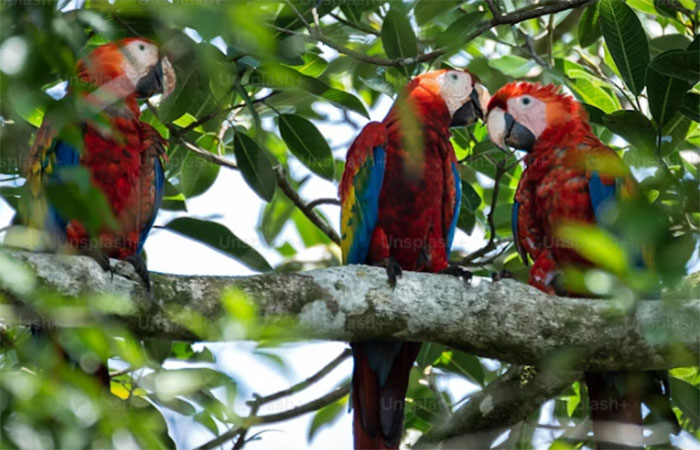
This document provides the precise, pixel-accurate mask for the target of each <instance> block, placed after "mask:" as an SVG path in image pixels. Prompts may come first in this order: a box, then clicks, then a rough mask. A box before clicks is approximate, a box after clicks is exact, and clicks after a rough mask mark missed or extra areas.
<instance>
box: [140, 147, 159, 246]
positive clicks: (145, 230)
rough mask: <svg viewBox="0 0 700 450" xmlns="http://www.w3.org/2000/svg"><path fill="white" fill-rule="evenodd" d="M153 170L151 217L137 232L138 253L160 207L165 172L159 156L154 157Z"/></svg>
mask: <svg viewBox="0 0 700 450" xmlns="http://www.w3.org/2000/svg"><path fill="white" fill-rule="evenodd" d="M154 165H155V167H154V169H153V170H154V171H155V180H154V183H155V188H156V192H155V196H156V198H155V202H154V204H153V211H152V212H151V217H150V218H149V220H148V223H147V224H146V226H145V227H143V228H142V229H141V233H139V245H138V248H137V249H136V253H137V254H139V253H141V251H142V250H143V245H144V244H145V243H146V238H147V237H148V232H149V231H151V228H153V224H154V223H155V221H156V216H157V215H158V210H159V209H160V205H161V204H162V203H163V191H164V186H165V173H164V171H163V164H162V163H161V161H160V158H155V163H154Z"/></svg>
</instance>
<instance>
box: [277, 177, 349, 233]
mask: <svg viewBox="0 0 700 450" xmlns="http://www.w3.org/2000/svg"><path fill="white" fill-rule="evenodd" d="M274 170H275V177H276V179H277V185H278V186H279V187H280V189H282V192H284V194H285V195H286V196H287V197H288V198H289V199H290V200H291V201H292V203H294V204H295V205H296V206H297V208H299V209H300V210H301V211H302V212H303V213H304V215H305V216H306V217H308V219H309V220H310V221H311V222H312V223H313V224H314V225H316V226H317V227H318V228H319V229H320V230H321V231H323V232H324V233H325V234H326V236H328V237H329V238H330V240H331V241H333V242H335V243H336V244H338V245H340V236H338V233H336V231H335V230H334V229H333V228H332V227H331V226H330V225H328V224H327V223H326V221H324V220H323V219H321V216H319V215H318V214H316V212H315V211H313V210H312V209H311V208H309V205H307V204H306V202H305V201H304V199H302V198H301V196H299V193H297V191H296V190H295V189H294V187H293V186H292V185H291V184H290V183H289V180H287V175H286V174H285V170H284V167H282V166H280V165H278V166H275V167H274Z"/></svg>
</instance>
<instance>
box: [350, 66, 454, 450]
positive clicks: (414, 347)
mask: <svg viewBox="0 0 700 450" xmlns="http://www.w3.org/2000/svg"><path fill="white" fill-rule="evenodd" d="M443 73H445V71H444V70H443V71H435V72H430V73H427V74H424V75H421V76H419V77H417V78H415V79H414V80H412V81H411V82H410V84H409V85H408V86H407V87H406V90H405V92H404V93H403V95H402V96H401V97H400V99H399V100H398V101H397V103H396V104H395V105H394V107H393V108H392V109H391V111H390V112H389V114H388V115H387V116H386V118H385V119H384V120H383V121H382V122H381V123H376V122H373V123H370V124H368V125H367V126H366V127H365V128H364V129H363V130H362V132H361V133H360V135H359V136H358V137H357V139H356V140H355V142H354V143H353V145H352V146H351V148H350V150H349V151H348V155H347V164H346V169H345V173H344V175H343V179H342V181H341V186H340V197H341V200H342V203H343V219H342V222H343V225H342V227H343V245H342V246H343V255H344V262H346V263H364V264H374V265H386V264H390V261H393V263H397V264H398V266H400V268H401V269H404V270H411V271H425V272H439V271H441V270H443V269H445V268H447V256H448V254H447V253H448V242H447V241H448V234H449V233H450V229H451V227H453V226H454V224H453V218H454V216H455V214H456V206H457V204H458V203H457V202H458V198H457V187H456V184H457V183H459V180H458V179H457V178H456V176H455V171H456V164H457V161H456V157H455V154H454V150H453V148H452V145H451V143H450V140H449V137H450V131H449V126H450V121H451V117H450V112H449V110H448V107H447V106H446V104H445V101H444V100H443V99H442V97H441V95H440V86H439V83H438V82H437V81H436V78H437V77H438V76H440V75H441V74H443ZM377 148H380V149H381V154H380V153H376V152H375V153H372V152H373V151H374V150H375V149H377ZM382 163H383V164H385V167H384V168H383V182H382V181H381V179H380V180H379V183H376V181H377V180H376V179H375V180H374V181H375V183H373V182H372V175H367V173H373V174H374V175H375V176H376V173H377V172H376V166H375V164H377V165H379V164H382ZM363 171H365V172H367V173H365V172H363ZM363 176H366V177H365V178H362V180H360V181H358V179H359V178H358V177H360V178H361V177H363ZM379 187H381V188H380V189H379ZM373 189H374V190H373ZM377 196H378V199H377ZM372 201H374V202H375V205H376V202H378V208H377V212H376V223H372V224H371V225H367V224H368V223H369V222H374V219H375V215H374V214H375V213H374V211H372V208H370V207H368V206H367V204H368V203H372ZM368 211H372V212H368ZM362 233H366V236H364V235H363V236H360V235H361V234H362ZM364 238H366V239H367V240H368V242H369V247H368V249H367V252H366V256H364V255H365V253H362V255H363V256H361V257H359V258H361V259H359V260H358V259H356V257H354V256H353V255H354V253H353V252H354V247H353V245H357V242H358V241H359V240H362V239H364ZM419 349H420V344H419V343H409V342H403V343H402V342H368V343H354V344H353V353H354V358H355V369H354V372H353V391H352V402H353V408H354V436H355V448H357V449H394V448H398V446H399V443H400V440H401V435H402V422H403V415H404V401H405V395H406V389H407V386H408V378H409V373H410V371H411V367H412V366H413V362H414V361H415V358H416V357H417V355H418V351H419Z"/></svg>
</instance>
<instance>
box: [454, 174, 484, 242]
mask: <svg viewBox="0 0 700 450" xmlns="http://www.w3.org/2000/svg"><path fill="white" fill-rule="evenodd" d="M479 206H481V197H480V196H479V193H478V192H476V191H475V190H474V188H473V187H472V185H471V184H469V183H465V182H464V181H462V204H461V207H460V209H459V218H458V219H457V226H458V227H459V228H460V229H461V230H463V231H464V232H466V233H467V234H471V232H472V231H474V226H475V225H476V211H477V210H478V209H479Z"/></svg>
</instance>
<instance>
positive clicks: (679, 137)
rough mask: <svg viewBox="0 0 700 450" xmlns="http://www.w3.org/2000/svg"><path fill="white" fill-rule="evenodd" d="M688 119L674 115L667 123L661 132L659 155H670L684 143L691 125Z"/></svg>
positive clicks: (680, 115) (681, 115)
mask: <svg viewBox="0 0 700 450" xmlns="http://www.w3.org/2000/svg"><path fill="white" fill-rule="evenodd" d="M691 123H692V122H691V121H690V119H688V118H687V117H685V116H684V115H683V114H676V115H675V116H673V117H672V118H671V120H669V121H668V123H667V124H666V126H664V128H663V130H662V131H661V155H662V156H667V155H669V154H671V153H672V152H673V151H674V150H675V149H676V148H677V147H678V146H679V145H680V144H681V142H683V141H685V137H686V136H687V135H688V130H689V129H690V125H691Z"/></svg>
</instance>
